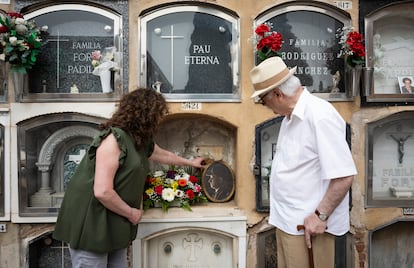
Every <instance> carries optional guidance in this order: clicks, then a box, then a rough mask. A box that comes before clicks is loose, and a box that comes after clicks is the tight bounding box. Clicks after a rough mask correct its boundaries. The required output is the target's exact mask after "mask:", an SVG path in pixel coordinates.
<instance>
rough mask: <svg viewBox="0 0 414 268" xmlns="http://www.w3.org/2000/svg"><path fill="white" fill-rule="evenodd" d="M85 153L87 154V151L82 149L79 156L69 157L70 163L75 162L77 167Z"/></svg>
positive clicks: (71, 155) (72, 155)
mask: <svg viewBox="0 0 414 268" xmlns="http://www.w3.org/2000/svg"><path fill="white" fill-rule="evenodd" d="M85 153H86V150H85V149H81V150H79V154H70V155H69V161H73V162H75V164H76V165H79V163H80V161H81V160H82V158H83V156H84V155H85Z"/></svg>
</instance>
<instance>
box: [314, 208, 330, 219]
mask: <svg viewBox="0 0 414 268" xmlns="http://www.w3.org/2000/svg"><path fill="white" fill-rule="evenodd" d="M315 214H316V216H318V218H319V219H320V220H321V221H327V220H328V218H329V216H328V215H327V214H324V213H321V212H319V210H318V209H316V210H315Z"/></svg>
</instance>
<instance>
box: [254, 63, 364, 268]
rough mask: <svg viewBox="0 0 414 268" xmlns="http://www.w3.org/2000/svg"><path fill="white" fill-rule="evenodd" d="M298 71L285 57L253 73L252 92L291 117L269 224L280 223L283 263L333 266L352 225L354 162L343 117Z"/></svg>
mask: <svg viewBox="0 0 414 268" xmlns="http://www.w3.org/2000/svg"><path fill="white" fill-rule="evenodd" d="M295 71H296V67H294V68H292V69H288V68H287V66H286V64H285V63H284V62H283V60H282V59H281V58H279V57H271V58H268V59H266V60H264V61H263V62H262V63H260V64H259V65H258V66H256V67H254V68H253V69H252V70H251V71H250V76H251V80H252V83H253V86H254V89H255V92H254V93H253V95H252V96H251V97H252V98H255V97H258V98H259V102H260V103H262V104H263V105H265V106H266V107H267V108H269V109H271V110H272V111H273V112H274V113H275V114H279V115H283V116H285V118H284V119H283V121H282V124H281V127H280V132H279V137H278V140H277V147H276V154H275V156H274V159H273V162H272V169H271V176H270V216H269V223H270V224H272V225H274V226H276V239H277V257H278V261H277V262H278V267H279V268H281V267H286V268H293V267H300V268H304V267H313V265H314V267H320V268H331V267H334V262H335V261H334V259H335V250H334V249H335V244H334V243H335V239H334V238H335V235H343V234H345V233H346V232H347V231H348V230H349V202H348V199H349V197H348V194H347V193H348V191H349V189H350V187H351V184H352V180H353V176H354V175H355V174H356V168H355V164H354V162H353V159H352V155H351V152H350V150H349V147H348V144H347V142H346V137H345V136H346V123H345V121H344V120H343V119H342V118H341V116H340V115H339V113H338V112H337V111H336V110H335V108H334V107H333V106H332V105H331V104H330V103H329V102H327V101H324V100H322V99H320V98H318V97H315V96H313V95H312V94H310V93H309V91H308V90H307V89H306V88H304V87H303V86H302V85H301V82H300V80H299V79H298V78H297V77H296V76H294V73H295ZM298 225H300V226H301V227H304V230H298ZM309 254H311V256H309ZM311 262H314V264H311Z"/></svg>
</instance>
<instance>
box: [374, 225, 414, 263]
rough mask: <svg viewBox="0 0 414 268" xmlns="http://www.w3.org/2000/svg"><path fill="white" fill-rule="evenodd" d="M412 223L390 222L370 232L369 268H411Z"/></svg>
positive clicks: (412, 256)
mask: <svg viewBox="0 0 414 268" xmlns="http://www.w3.org/2000/svg"><path fill="white" fill-rule="evenodd" d="M413 228H414V222H413V221H409V220H402V221H397V222H391V223H389V224H387V225H385V226H381V227H378V228H376V229H375V230H373V231H372V232H370V245H369V248H370V251H369V252H370V261H369V267H370V268H388V267H398V268H412V267H413V263H414V254H413V252H414V232H413V231H412V230H413Z"/></svg>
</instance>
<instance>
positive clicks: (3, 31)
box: [0, 25, 9, 33]
mask: <svg viewBox="0 0 414 268" xmlns="http://www.w3.org/2000/svg"><path fill="white" fill-rule="evenodd" d="M8 31H9V28H7V27H6V26H3V25H2V26H0V33H7V32H8Z"/></svg>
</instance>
